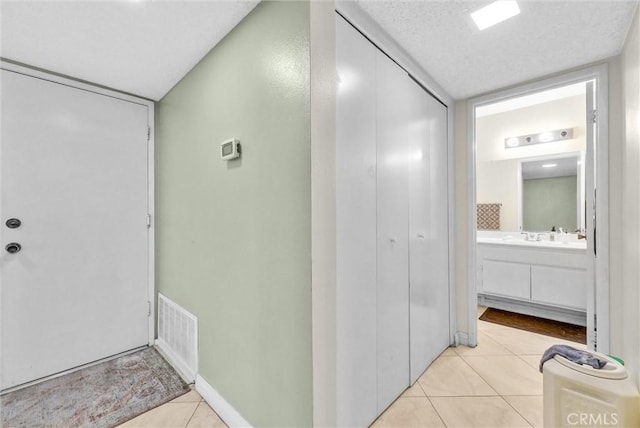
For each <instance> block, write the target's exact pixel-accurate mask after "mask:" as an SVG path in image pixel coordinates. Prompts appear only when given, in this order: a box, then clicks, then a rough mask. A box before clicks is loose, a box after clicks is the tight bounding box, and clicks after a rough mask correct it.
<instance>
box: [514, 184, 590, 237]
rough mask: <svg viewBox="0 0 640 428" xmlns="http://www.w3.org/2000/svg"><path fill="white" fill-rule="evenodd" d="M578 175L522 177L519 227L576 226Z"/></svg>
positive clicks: (542, 228) (534, 229)
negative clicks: (520, 220)
mask: <svg viewBox="0 0 640 428" xmlns="http://www.w3.org/2000/svg"><path fill="white" fill-rule="evenodd" d="M577 198H578V194H577V177H576V176H572V177H553V178H539V179H535V180H523V181H522V228H523V229H524V230H526V231H545V230H546V231H549V230H551V227H552V226H555V227H556V229H557V228H558V227H563V228H565V229H566V230H569V231H571V232H573V231H574V230H576V228H577V226H576V224H577V217H578V211H577V210H578V206H577Z"/></svg>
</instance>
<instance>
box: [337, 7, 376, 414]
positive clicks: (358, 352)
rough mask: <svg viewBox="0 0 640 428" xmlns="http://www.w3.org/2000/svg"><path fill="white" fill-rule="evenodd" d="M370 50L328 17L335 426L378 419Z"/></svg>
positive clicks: (372, 52) (373, 100) (372, 54)
mask: <svg viewBox="0 0 640 428" xmlns="http://www.w3.org/2000/svg"><path fill="white" fill-rule="evenodd" d="M375 55H376V48H375V47H374V46H373V45H372V44H371V43H369V41H367V40H366V39H365V38H364V37H363V36H362V35H361V34H360V33H358V32H357V31H356V30H355V29H354V28H353V27H351V25H349V24H348V23H347V22H346V21H345V20H344V19H343V18H341V17H340V16H338V15H336V56H337V58H336V60H337V74H338V92H337V106H336V107H337V116H336V121H337V122H336V133H337V135H336V137H337V141H336V146H337V150H336V180H337V181H336V198H337V201H336V202H337V213H336V215H337V218H336V220H337V309H336V310H337V422H338V425H339V426H368V425H370V424H371V423H372V422H373V421H374V420H375V418H376V417H377V415H378V411H377V366H376V357H375V355H376V351H377V348H376V340H377V339H376V329H375V326H376V311H377V306H376V122H375V121H376V112H375V105H376V97H375V90H376V85H375Z"/></svg>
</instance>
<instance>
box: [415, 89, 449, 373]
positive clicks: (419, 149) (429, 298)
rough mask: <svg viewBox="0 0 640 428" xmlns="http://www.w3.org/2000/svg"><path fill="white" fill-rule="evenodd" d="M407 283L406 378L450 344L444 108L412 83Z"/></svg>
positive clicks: (445, 118) (422, 369)
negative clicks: (408, 363)
mask: <svg viewBox="0 0 640 428" xmlns="http://www.w3.org/2000/svg"><path fill="white" fill-rule="evenodd" d="M411 86H412V90H411V101H412V102H411V109H410V114H411V119H410V121H409V129H408V132H409V254H410V260H409V283H410V335H411V338H410V342H411V346H410V350H411V351H410V352H411V383H413V382H415V381H416V380H417V379H418V377H419V376H420V375H421V374H422V372H424V370H425V369H426V368H427V367H428V366H429V364H431V362H432V361H433V360H434V359H435V358H436V357H437V356H438V355H439V354H440V353H441V352H442V351H443V350H444V349H445V348H446V347H447V346H448V345H449V282H448V252H449V249H448V206H447V115H446V108H445V107H444V106H443V105H442V104H440V103H439V102H438V101H437V100H436V99H435V98H433V97H432V96H431V95H430V94H429V93H427V92H426V91H424V89H423V88H421V87H420V86H419V85H418V84H416V83H415V82H411Z"/></svg>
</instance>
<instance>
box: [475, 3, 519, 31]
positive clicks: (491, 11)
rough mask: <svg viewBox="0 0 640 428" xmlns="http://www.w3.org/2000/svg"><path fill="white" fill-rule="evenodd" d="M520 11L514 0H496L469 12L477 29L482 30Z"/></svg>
mask: <svg viewBox="0 0 640 428" xmlns="http://www.w3.org/2000/svg"><path fill="white" fill-rule="evenodd" d="M519 13H520V8H519V7H518V2H516V1H515V0H498V1H494V2H493V3H491V4H488V5H487V6H485V7H483V8H482V9H478V10H476V11H475V12H473V13H472V14H471V18H473V20H474V22H475V23H476V25H477V26H478V29H480V30H484V29H485V28H489V27H491V26H492V25H496V24H497V23H499V22H502V21H504V20H506V19H509V18H511V17H512V16H516V15H517V14H519Z"/></svg>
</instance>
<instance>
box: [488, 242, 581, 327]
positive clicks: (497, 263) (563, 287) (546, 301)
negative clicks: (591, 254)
mask: <svg viewBox="0 0 640 428" xmlns="http://www.w3.org/2000/svg"><path fill="white" fill-rule="evenodd" d="M477 254H478V263H477V266H478V272H477V288H478V293H479V296H480V301H481V303H482V302H485V304H487V305H488V306H495V307H500V308H501V309H506V310H512V311H516V312H523V313H527V314H530V315H540V316H546V317H551V318H555V319H560V320H562V321H570V322H571V321H573V320H570V319H566V318H562V317H561V318H557V317H553V316H549V314H550V313H553V312H554V310H555V312H559V313H571V312H585V311H586V308H587V284H586V278H587V270H586V249H581V248H575V247H574V246H571V247H569V246H566V247H563V246H561V245H557V246H555V247H552V246H550V245H546V246H544V245H540V246H536V243H529V242H526V241H525V242H521V243H519V242H508V243H502V242H491V243H487V242H485V243H482V242H478V244H477ZM518 309H522V310H518ZM541 312H544V313H541Z"/></svg>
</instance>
